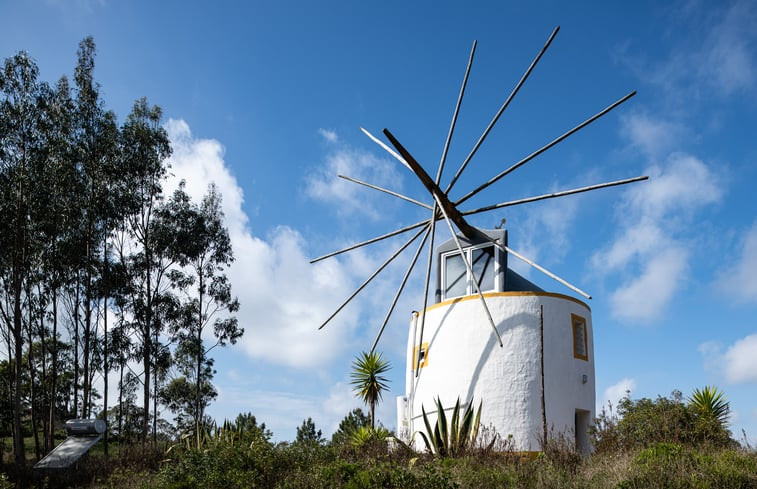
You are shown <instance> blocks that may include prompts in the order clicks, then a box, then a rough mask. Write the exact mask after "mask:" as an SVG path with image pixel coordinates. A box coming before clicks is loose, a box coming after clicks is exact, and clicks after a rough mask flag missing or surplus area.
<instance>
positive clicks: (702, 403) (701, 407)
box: [688, 385, 731, 426]
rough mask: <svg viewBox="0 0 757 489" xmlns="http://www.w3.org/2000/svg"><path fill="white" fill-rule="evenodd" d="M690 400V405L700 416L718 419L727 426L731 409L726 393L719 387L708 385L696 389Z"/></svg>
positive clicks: (722, 424)
mask: <svg viewBox="0 0 757 489" xmlns="http://www.w3.org/2000/svg"><path fill="white" fill-rule="evenodd" d="M688 401H689V407H690V408H692V409H693V410H694V412H695V413H696V414H697V415H698V416H700V417H703V418H706V419H708V420H714V421H717V422H718V423H719V424H720V425H721V426H725V424H726V423H727V422H728V417H729V416H730V414H731V409H730V406H729V404H728V401H726V399H725V395H724V394H723V392H722V391H720V390H718V388H717V387H714V386H713V387H710V386H709V385H706V386H704V388H703V389H701V390H700V389H699V388H697V389H694V392H692V394H691V397H689V399H688Z"/></svg>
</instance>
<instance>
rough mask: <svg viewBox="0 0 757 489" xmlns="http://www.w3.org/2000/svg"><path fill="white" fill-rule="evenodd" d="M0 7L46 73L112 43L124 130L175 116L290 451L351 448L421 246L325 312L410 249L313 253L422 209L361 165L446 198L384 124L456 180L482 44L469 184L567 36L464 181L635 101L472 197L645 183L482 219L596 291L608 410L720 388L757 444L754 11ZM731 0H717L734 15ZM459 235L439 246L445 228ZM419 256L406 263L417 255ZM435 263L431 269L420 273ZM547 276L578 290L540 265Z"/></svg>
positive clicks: (9, 41) (75, 1)
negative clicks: (292, 445) (144, 113)
mask: <svg viewBox="0 0 757 489" xmlns="http://www.w3.org/2000/svg"><path fill="white" fill-rule="evenodd" d="M564 4H565V2H559V1H545V2H476V3H475V4H471V3H468V4H467V5H466V6H463V4H462V3H453V2H431V1H419V2H395V1H387V2H373V3H366V2H339V1H326V2H317V3H316V2H305V1H286V2H271V1H254V2H210V3H209V2H187V1H166V2H150V1H139V0H134V1H128V2H125V1H121V2H116V1H111V0H99V1H97V0H70V1H65V0H29V1H25V2H2V3H0V18H1V19H2V26H3V27H2V29H0V56H2V58H3V59H4V58H7V57H9V56H11V55H13V54H15V53H16V52H17V51H20V50H26V51H28V52H29V53H30V54H31V55H32V56H33V57H34V58H35V59H36V60H37V62H38V64H39V67H40V71H41V77H42V78H43V79H44V80H46V81H49V82H54V81H56V80H57V79H58V78H59V77H60V76H61V75H63V74H67V75H68V76H69V77H70V76H71V73H72V71H73V67H74V64H75V59H76V49H77V45H78V42H79V41H80V40H81V39H82V38H84V37H85V36H88V35H92V36H93V37H94V39H95V42H96V44H97V60H96V69H95V76H96V79H97V80H98V81H99V82H100V84H101V85H102V92H103V95H104V98H105V101H106V104H107V106H108V107H109V108H111V109H112V110H114V111H115V112H116V114H117V115H118V118H119V120H120V121H123V120H124V119H125V117H126V115H127V114H128V112H129V111H130V109H131V106H132V104H133V102H134V100H135V99H137V98H139V97H142V96H146V97H147V98H148V100H149V101H150V102H151V103H153V104H157V105H160V106H161V107H162V108H163V113H164V115H165V120H164V123H165V128H166V130H167V131H168V134H169V135H170V138H171V141H172V143H173V156H172V157H171V164H172V172H173V174H174V178H173V180H172V181H171V182H168V183H167V184H166V188H170V187H171V186H172V185H175V184H176V181H178V179H181V178H184V179H186V180H187V188H188V190H189V191H190V192H191V193H192V195H194V196H196V197H197V198H198V199H199V198H200V197H201V196H202V194H203V193H204V191H205V190H206V188H207V184H208V183H209V182H211V181H212V182H215V183H216V185H217V186H218V187H219V189H220V190H221V191H222V194H223V199H224V201H223V202H224V210H225V214H226V219H227V226H228V228H229V232H230V234H231V236H232V240H233V245H234V251H235V254H236V262H235V264H234V266H233V267H232V269H231V270H230V271H229V275H230V278H231V280H232V283H233V287H234V290H235V293H236V294H237V295H238V297H239V299H240V302H241V303H242V308H241V310H240V312H239V319H240V323H241V324H242V325H243V326H244V328H245V330H246V333H245V336H244V338H243V339H242V340H241V341H240V342H239V343H238V344H237V345H236V346H234V347H231V348H227V349H224V350H222V351H218V350H214V351H216V354H215V355H216V367H217V370H218V374H217V376H216V379H215V380H216V383H217V386H218V390H219V393H220V395H219V397H218V400H217V401H216V403H215V404H214V405H213V406H212V407H211V409H210V413H211V414H212V415H214V416H216V417H218V418H223V417H233V416H235V415H236V414H237V413H239V412H248V411H251V412H253V413H254V414H255V415H256V416H257V418H258V419H259V420H261V421H264V422H265V423H266V424H267V425H268V426H269V427H270V428H271V429H272V430H273V431H274V435H275V437H276V438H277V439H279V440H286V439H291V438H293V437H294V433H295V428H296V427H297V426H298V425H299V424H300V423H301V422H302V420H303V419H304V418H307V417H309V416H310V417H312V418H313V419H314V421H315V423H316V425H317V426H318V427H319V428H321V429H322V430H323V431H324V433H325V434H327V435H330V434H331V432H332V431H333V430H334V429H335V427H336V425H337V424H338V422H339V420H340V419H341V418H342V417H343V416H344V415H345V414H346V413H347V412H348V411H349V410H350V409H351V408H353V407H356V406H359V402H358V401H357V400H356V399H355V398H354V396H353V395H352V394H351V392H350V387H349V370H350V363H351V361H352V359H353V358H354V357H355V355H356V354H358V353H359V352H360V351H361V350H366V349H369V348H370V345H371V342H372V340H373V337H374V336H375V334H376V330H377V328H378V326H379V324H380V321H381V319H382V318H383V316H384V314H385V313H386V309H387V308H388V305H389V303H390V301H391V298H392V296H393V295H394V292H395V290H396V288H397V286H398V284H399V281H400V280H401V277H402V274H403V273H404V270H405V267H406V266H407V264H408V263H409V261H410V259H411V256H405V255H403V256H402V257H400V258H399V259H398V260H397V262H396V263H395V264H393V265H392V266H390V267H389V268H388V269H387V270H386V271H385V272H384V273H382V274H381V275H380V276H379V278H378V279H377V280H375V281H374V282H372V283H371V285H370V286H369V287H368V288H366V290H365V291H364V292H363V293H361V294H360V296H358V299H356V300H355V301H353V302H352V303H350V305H349V306H348V307H347V308H345V309H344V310H343V311H342V313H340V314H339V315H338V316H337V317H336V318H335V320H333V321H332V322H331V323H329V325H328V326H327V327H326V328H324V329H323V330H322V331H318V330H317V328H318V326H319V325H320V324H321V322H322V321H323V320H324V319H325V318H327V317H328V316H329V314H330V313H331V312H332V311H333V310H334V308H335V307H336V306H338V305H339V304H340V303H341V301H342V300H343V299H344V298H345V297H347V296H348V295H349V294H350V293H351V292H352V290H354V288H355V287H356V286H357V285H359V284H360V283H361V282H362V281H363V280H364V279H365V278H366V277H367V276H369V275H370V274H371V273H372V272H373V270H374V269H375V268H376V267H377V266H378V265H380V264H381V263H382V262H383V261H384V259H385V258H386V257H388V256H389V255H390V254H391V253H392V252H393V251H394V250H395V249H396V248H398V247H399V246H400V245H401V243H403V242H404V240H405V239H407V238H404V237H399V238H397V239H396V240H387V241H382V242H380V243H377V244H375V245H372V246H370V247H365V248H362V249H360V250H359V251H356V252H353V253H350V254H346V255H342V257H340V258H338V259H330V260H326V261H324V262H320V263H318V264H317V265H311V264H309V260H310V259H311V258H313V257H316V256H320V255H322V254H325V253H327V252H329V251H332V250H335V249H338V248H340V247H343V246H345V245H347V244H350V243H353V242H356V241H362V240H365V239H368V238H371V237H373V236H376V235H379V234H383V233H385V232H388V231H390V230H393V229H395V228H397V227H399V226H401V225H406V224H410V223H413V222H416V221H418V220H419V219H421V218H424V217H426V214H427V212H426V211H423V212H421V210H419V208H417V207H416V206H413V205H412V204H409V203H406V202H402V201H399V200H397V199H394V198H392V197H390V196H386V195H383V194H380V193H378V192H374V191H371V190H370V189H365V188H362V187H359V186H356V185H354V184H350V183H349V182H345V181H342V180H339V179H337V178H336V175H337V174H338V173H344V174H347V175H349V176H352V177H354V178H357V179H360V180H365V181H370V182H372V183H375V184H379V185H382V186H386V187H390V188H392V189H394V190H396V191H398V192H402V193H406V194H408V195H410V196H412V197H414V198H417V199H421V200H423V201H424V202H428V200H429V198H428V196H427V195H426V194H425V192H424V190H423V189H422V187H421V186H420V184H419V183H418V182H417V180H416V179H415V177H414V176H412V175H411V174H410V173H409V171H408V170H407V169H406V168H404V167H403V166H401V165H399V164H398V163H397V162H396V161H395V160H393V159H392V158H391V157H389V156H388V155H387V154H386V153H385V152H384V151H383V150H382V149H381V148H380V147H378V146H377V145H375V144H374V143H373V142H372V141H371V140H370V139H368V138H367V137H366V136H365V135H363V134H362V133H361V132H360V130H359V128H360V127H365V128H366V129H368V130H369V131H371V132H372V133H374V134H380V132H381V129H382V128H384V127H386V128H389V129H390V130H391V131H392V132H393V133H394V134H395V135H397V136H398V137H399V139H400V140H402V141H403V143H404V144H405V145H406V146H407V147H408V149H409V150H410V151H411V152H412V153H413V154H414V156H415V157H416V158H417V159H418V160H419V161H420V162H421V163H422V164H423V165H424V166H425V167H426V169H427V171H428V172H429V173H430V174H432V175H433V174H434V173H435V169H436V166H437V165H438V162H439V159H440V155H441V152H442V148H443V145H444V140H445V138H446V135H447V131H448V128H449V123H450V118H451V116H452V112H453V109H454V105H455V100H456V98H457V94H458V91H459V87H460V83H461V80H462V76H463V73H464V71H465V66H466V63H467V60H468V55H469V53H470V50H471V45H472V43H473V41H474V40H477V41H478V47H477V51H476V57H475V61H474V65H473V69H472V72H471V76H470V80H469V82H468V88H467V91H466V97H465V100H464V101H463V107H462V110H461V113H460V118H459V120H458V125H457V129H456V132H455V136H454V138H453V141H452V145H451V147H450V153H449V158H448V160H449V162H450V164H449V165H448V166H447V171H446V172H445V174H444V177H443V179H442V181H443V182H444V183H446V182H449V180H450V179H451V176H452V174H453V173H452V172H453V171H454V169H455V168H456V167H457V166H458V165H459V164H460V163H461V162H462V161H463V160H464V159H465V156H466V155H467V154H468V152H469V151H470V150H471V148H472V147H473V145H474V144H475V142H476V141H477V140H478V138H479V137H480V135H481V134H482V132H483V130H484V129H485V128H486V126H487V124H488V123H489V121H490V120H491V119H492V117H493V116H494V114H495V113H496V111H497V109H498V108H499V106H500V105H501V104H502V103H503V102H504V100H505V99H506V97H507V95H508V94H509V93H510V91H511V89H512V88H513V87H514V86H515V84H516V83H517V81H518V80H519V79H520V77H521V75H522V74H523V72H524V71H525V69H526V68H527V67H528V65H529V63H530V62H531V60H532V59H533V58H534V57H535V56H536V54H537V53H538V52H539V50H540V49H541V47H542V46H543V44H544V43H545V41H546V39H547V38H548V36H549V34H550V33H551V32H552V30H553V29H554V28H555V27H556V26H558V25H559V26H560V27H561V29H560V31H559V33H558V35H557V37H556V38H555V40H554V42H553V43H552V45H551V47H550V48H549V50H548V51H547V53H546V54H545V55H544V57H543V58H542V60H541V61H540V62H539V64H538V66H537V67H536V69H535V70H534V72H533V74H532V75H531V77H530V78H529V80H528V81H527V82H526V84H525V85H524V87H523V89H522V90H521V91H520V92H519V93H518V95H517V96H516V97H515V99H514V100H513V102H512V103H511V104H510V106H509V107H508V108H507V110H506V111H505V113H504V115H503V116H502V117H501V119H500V120H499V122H498V123H497V125H496V126H495V128H494V129H493V130H492V131H491V133H490V134H489V136H488V138H487V139H486V142H485V143H484V144H483V145H482V146H481V149H480V150H479V151H478V153H477V154H476V156H475V158H473V160H472V161H471V164H470V165H469V167H468V168H467V169H466V171H465V173H463V176H462V178H461V179H460V181H459V182H458V183H457V184H456V185H455V187H454V189H453V190H452V192H451V195H452V196H453V197H459V196H462V195H464V193H466V192H467V191H468V190H470V189H472V188H475V187H476V186H477V185H478V184H480V183H482V182H483V181H485V180H487V179H489V178H490V177H492V176H493V175H496V174H497V173H499V172H500V171H502V170H503V169H504V168H506V167H508V166H509V165H511V164H512V163H514V162H516V161H518V160H520V159H521V158H523V157H524V156H526V155H528V154H530V153H531V152H533V151H534V150H536V149H538V148H539V147H541V146H543V145H544V144H546V143H547V142H549V141H551V140H552V139H554V138H555V137H557V136H559V135H561V134H562V133H564V132H565V131H567V130H568V129H570V128H572V127H574V126H575V125H577V124H578V123H580V122H582V121H584V120H585V119H587V118H588V117H590V116H592V115H593V114H595V113H597V112H599V111H600V110H602V109H603V108H604V107H606V106H608V105H610V104H611V103H613V102H614V101H615V100H618V99H619V98H621V97H623V96H624V95H626V94H627V93H629V92H631V91H633V90H637V91H638V94H637V95H636V96H635V97H633V98H632V99H630V101H628V102H626V103H625V104H623V105H622V106H621V107H619V108H618V109H615V110H614V111H613V112H611V113H610V114H609V115H607V116H605V117H603V118H602V119H600V120H599V121H597V122H596V123H594V124H592V125H590V126H589V127H587V128H586V129H583V130H582V131H580V132H579V133H577V134H576V135H574V136H572V137H570V138H569V139H568V140H566V141H564V142H563V143H560V144H559V145H557V146H556V147H555V148H553V149H551V150H550V151H547V152H546V153H544V154H542V155H540V156H538V157H537V158H535V159H534V160H532V161H531V162H530V163H528V164H527V165H525V166H524V167H522V168H521V169H519V170H518V171H516V172H514V173H513V174H511V175H509V176H508V177H506V178H505V179H503V180H502V181H501V182H499V183H497V184H495V185H493V186H492V187H490V188H489V189H487V190H486V191H484V192H481V193H480V194H479V195H477V196H476V197H475V198H473V199H471V200H470V201H469V202H467V203H466V205H465V206H464V208H465V209H468V208H474V207H479V206H482V205H487V204H492V203H496V202H502V201H506V200H511V199H516V198H521V197H527V196H531V195H536V194H542V193H546V192H551V191H557V190H562V189H568V188H573V187H577V186H583V185H589V184H593V183H599V182H603V181H608V180H615V179H621V178H628V177H632V176H636V175H639V174H646V175H649V176H650V180H649V181H648V182H645V183H641V184H634V185H632V186H627V187H621V188H614V189H609V190H602V191H597V192H594V193H592V194H583V195H581V196H573V197H566V198H563V199H559V200H555V201H550V202H546V203H536V204H527V205H523V206H519V207H514V208H508V209H506V210H503V211H495V212H492V213H488V214H484V215H480V216H477V217H476V218H472V219H471V220H472V222H473V224H475V225H478V226H481V227H487V228H492V227H494V226H495V225H498V224H499V223H500V222H501V220H502V219H503V218H506V219H507V227H508V229H509V233H510V234H509V235H510V244H511V246H512V247H513V248H514V249H516V250H520V251H522V252H523V253H524V254H526V255H528V256H529V257H531V258H532V259H534V260H536V261H537V262H539V263H541V264H542V265H544V266H546V267H548V268H550V269H552V270H553V271H555V272H556V273H558V274H559V275H561V276H563V277H565V278H567V279H568V280H569V281H571V282H573V283H575V284H576V285H578V286H579V287H581V288H582V289H584V290H587V291H588V292H589V293H591V294H592V296H593V297H594V298H593V299H592V300H591V301H590V302H589V305H590V306H591V308H592V312H593V322H594V335H595V338H594V339H595V351H596V376H597V402H598V404H602V403H604V402H606V401H607V400H611V401H613V402H615V401H617V399H618V398H619V397H620V396H622V395H623V394H624V393H625V392H626V391H627V390H630V391H631V393H632V396H633V397H642V396H645V397H655V396H657V395H658V394H662V395H668V394H670V392H671V391H672V390H673V389H679V390H681V391H682V392H683V393H684V395H687V394H689V393H690V392H691V391H692V390H693V389H694V388H695V387H702V386H704V385H717V386H718V387H720V388H721V389H722V390H724V391H725V394H726V396H727V397H728V399H729V400H730V401H731V407H732V410H733V414H732V418H731V421H732V424H731V429H732V430H733V431H734V433H735V435H736V436H737V437H738V438H741V435H742V430H745V432H746V433H747V436H748V437H749V440H750V442H751V443H752V444H755V443H756V442H757V319H755V318H757V198H755V190H754V188H755V184H757V137H755V136H756V134H755V127H756V124H755V122H757V117H756V116H757V7H756V6H755V3H754V2H751V1H741V2H738V1H737V2H703V1H696V0H694V1H690V2H669V3H668V2H652V1H642V2H637V3H635V4H634V5H633V6H632V7H629V8H620V7H618V6H616V5H618V4H614V3H612V2H596V3H591V2H586V3H584V4H583V5H582V6H578V7H577V6H575V5H571V6H567V5H564ZM716 4H717V5H716ZM440 236H442V235H441V234H440ZM410 254H411V253H410V252H408V253H407V255H410ZM419 268H423V267H419ZM518 270H519V271H520V272H521V273H524V274H526V275H528V277H529V278H530V279H531V280H533V281H535V282H536V283H537V284H539V285H540V286H541V287H543V288H545V289H547V290H552V291H555V292H560V293H568V294H571V293H572V292H571V291H570V290H568V289H565V288H564V287H563V286H562V285H560V284H558V283H556V282H554V281H552V280H551V279H549V278H547V277H545V276H543V275H541V274H540V273H539V272H537V271H535V270H529V269H527V268H525V267H520V268H519V269H518ZM422 281H423V270H418V271H417V273H415V274H413V276H412V277H411V279H410V285H409V287H408V290H407V292H406V293H405V294H404V295H403V297H402V299H401V300H400V302H399V304H398V307H397V311H396V313H395V315H394V316H393V318H392V320H391V321H390V323H389V326H388V328H387V331H386V333H385V335H384V337H383V338H382V341H381V343H380V346H379V349H380V350H381V351H383V352H384V354H385V355H386V356H387V357H388V358H389V359H390V360H391V361H392V364H393V370H392V372H391V392H390V393H388V394H387V395H386V396H385V398H384V402H383V404H382V405H381V407H380V408H379V417H380V419H381V420H382V421H383V423H384V424H385V425H386V426H387V427H390V428H391V427H394V426H395V424H396V421H395V412H394V411H395V403H394V397H395V396H396V395H400V394H402V393H403V392H404V380H403V379H404V368H405V367H404V365H405V359H404V348H405V342H406V338H407V336H406V335H407V326H408V324H409V319H410V312H411V311H412V310H413V309H419V308H420V307H421V304H422V297H421V296H422V290H423V289H422Z"/></svg>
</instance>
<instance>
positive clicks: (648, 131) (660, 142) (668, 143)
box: [621, 113, 685, 159]
mask: <svg viewBox="0 0 757 489" xmlns="http://www.w3.org/2000/svg"><path fill="white" fill-rule="evenodd" d="M621 121H622V125H623V132H624V134H626V135H627V137H628V138H629V139H630V140H631V143H632V144H633V145H634V146H636V147H637V148H639V149H640V150H641V151H642V152H643V153H644V154H645V155H646V156H647V157H648V158H651V159H658V158H659V157H660V156H662V155H663V154H667V153H668V152H669V151H671V150H673V149H675V147H676V146H677V145H678V144H679V142H680V139H681V137H682V136H683V135H684V133H685V129H684V128H683V126H681V125H680V124H678V123H675V122H671V121H665V120H662V119H657V118H654V117H652V116H650V115H648V114H639V113H635V114H631V115H630V116H625V117H623V118H622V119H621Z"/></svg>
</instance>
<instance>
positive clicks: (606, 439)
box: [592, 391, 736, 453]
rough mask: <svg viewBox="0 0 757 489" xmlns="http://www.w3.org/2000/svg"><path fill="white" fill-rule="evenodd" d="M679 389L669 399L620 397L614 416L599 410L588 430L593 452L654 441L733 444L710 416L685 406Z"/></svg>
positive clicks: (615, 449) (721, 426)
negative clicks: (591, 436) (616, 414)
mask: <svg viewBox="0 0 757 489" xmlns="http://www.w3.org/2000/svg"><path fill="white" fill-rule="evenodd" d="M682 399H683V397H682V395H681V393H680V392H679V391H673V392H672V394H671V397H670V398H667V397H663V396H658V397H657V399H655V400H651V399H648V398H642V399H638V400H632V399H631V398H630V397H629V396H626V397H624V398H623V399H621V400H620V402H619V403H618V416H615V415H614V414H613V412H612V406H610V409H609V411H608V410H605V409H603V410H602V412H601V413H600V415H599V416H598V417H597V419H596V420H595V426H594V429H593V430H592V434H593V438H594V440H593V442H594V448H595V450H596V451H597V452H600V453H601V452H613V451H617V450H629V449H632V448H646V447H649V446H650V445H653V444H656V443H677V444H681V445H685V446H689V447H692V446H703V445H707V446H712V447H719V448H725V447H734V446H735V445H736V442H735V441H734V440H733V439H732V438H731V433H730V432H729V431H728V430H727V429H725V427H724V426H723V425H722V424H721V423H719V422H717V420H714V419H713V418H711V417H706V416H700V415H698V412H697V411H696V409H694V408H692V407H690V406H688V405H686V404H684V403H683V401H682Z"/></svg>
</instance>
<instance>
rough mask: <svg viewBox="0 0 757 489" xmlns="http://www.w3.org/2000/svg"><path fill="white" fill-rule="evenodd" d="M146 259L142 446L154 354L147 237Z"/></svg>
mask: <svg viewBox="0 0 757 489" xmlns="http://www.w3.org/2000/svg"><path fill="white" fill-rule="evenodd" d="M144 241H145V259H146V261H147V270H146V276H147V284H146V285H147V297H146V302H147V303H146V308H145V324H144V329H143V332H142V333H143V337H142V339H143V340H144V345H143V349H144V353H143V357H144V358H143V362H144V400H143V408H144V413H143V415H144V419H143V420H142V448H144V447H145V444H146V443H147V437H148V434H149V429H150V373H151V372H150V355H151V354H152V335H151V334H150V332H151V328H152V287H151V285H152V284H151V283H150V281H151V280H152V276H151V273H150V267H151V260H152V256H151V253H150V249H149V246H148V245H149V241H148V239H147V238H146V237H145V240H144Z"/></svg>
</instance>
